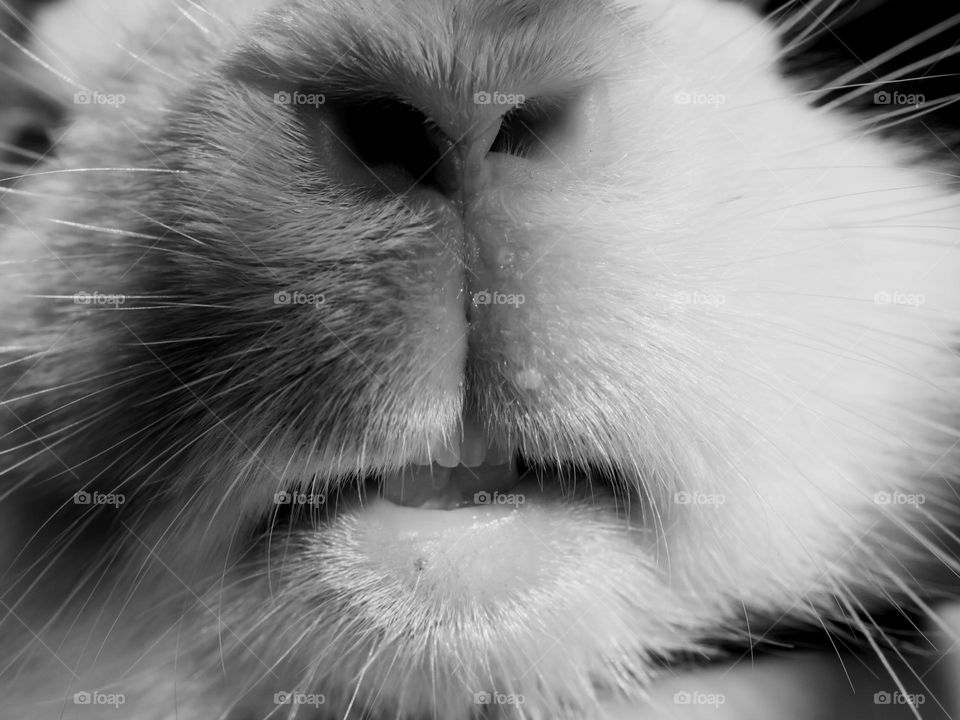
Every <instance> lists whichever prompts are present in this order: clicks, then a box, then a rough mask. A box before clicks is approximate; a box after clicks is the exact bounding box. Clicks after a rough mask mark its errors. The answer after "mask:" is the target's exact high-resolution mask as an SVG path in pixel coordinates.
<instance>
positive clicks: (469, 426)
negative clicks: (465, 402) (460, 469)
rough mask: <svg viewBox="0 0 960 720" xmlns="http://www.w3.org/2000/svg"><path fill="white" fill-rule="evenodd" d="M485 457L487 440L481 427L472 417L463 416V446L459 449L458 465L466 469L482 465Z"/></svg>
mask: <svg viewBox="0 0 960 720" xmlns="http://www.w3.org/2000/svg"><path fill="white" fill-rule="evenodd" d="M486 456H487V438H486V436H485V435H484V432H483V427H482V426H481V425H480V423H479V422H478V421H477V420H476V418H474V417H472V416H468V415H467V414H464V416H463V445H462V446H461V447H460V463H461V464H462V465H466V466H467V467H477V466H479V465H482V464H483V461H484V458H486Z"/></svg>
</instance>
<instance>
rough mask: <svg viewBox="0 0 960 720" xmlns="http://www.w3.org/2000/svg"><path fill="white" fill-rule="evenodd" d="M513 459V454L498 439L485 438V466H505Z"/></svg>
mask: <svg viewBox="0 0 960 720" xmlns="http://www.w3.org/2000/svg"><path fill="white" fill-rule="evenodd" d="M512 459H513V452H512V451H511V450H510V449H509V448H508V447H507V445H506V443H504V442H501V440H500V438H497V437H494V438H487V452H486V461H485V462H486V464H487V465H506V464H507V463H509V462H510V461H511V460H512Z"/></svg>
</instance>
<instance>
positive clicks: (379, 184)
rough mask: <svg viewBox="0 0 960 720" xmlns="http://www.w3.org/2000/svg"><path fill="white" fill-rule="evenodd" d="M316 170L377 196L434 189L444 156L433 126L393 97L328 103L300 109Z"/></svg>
mask: <svg viewBox="0 0 960 720" xmlns="http://www.w3.org/2000/svg"><path fill="white" fill-rule="evenodd" d="M298 109H299V110H300V112H301V118H302V121H303V123H304V124H305V125H306V128H307V131H308V133H309V134H310V135H311V137H312V138H313V140H314V145H315V148H314V149H315V152H316V153H317V156H318V160H319V162H320V166H321V167H322V168H323V169H324V170H325V171H326V172H327V173H328V174H330V175H332V176H333V177H334V179H336V180H339V181H342V182H347V183H349V184H353V185H359V186H362V187H365V188H367V189H368V190H370V191H372V192H375V193H378V194H380V193H398V194H403V193H405V192H407V191H408V190H410V189H411V188H413V187H416V186H422V187H430V188H434V189H438V188H439V187H440V185H439V181H438V173H439V170H440V167H441V165H442V162H441V161H442V157H443V151H442V150H441V145H442V144H441V143H438V142H437V139H436V136H437V133H438V132H439V130H438V129H437V128H436V125H435V124H434V123H433V122H432V121H431V120H430V119H429V118H428V117H427V116H426V115H425V114H424V113H423V112H421V111H420V110H418V109H417V108H415V107H413V106H411V105H409V104H407V103H404V102H401V101H400V100H396V99H393V98H388V97H382V98H328V99H327V100H326V102H324V103H323V104H321V105H317V106H314V107H311V106H302V107H300V108H298Z"/></svg>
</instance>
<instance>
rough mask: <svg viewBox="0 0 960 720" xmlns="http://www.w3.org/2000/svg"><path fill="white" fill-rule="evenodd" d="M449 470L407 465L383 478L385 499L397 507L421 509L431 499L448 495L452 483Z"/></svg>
mask: <svg viewBox="0 0 960 720" xmlns="http://www.w3.org/2000/svg"><path fill="white" fill-rule="evenodd" d="M451 472H452V471H451V470H450V469H449V468H440V467H436V466H433V467H430V466H423V465H407V466H406V467H404V468H402V469H400V470H392V471H390V472H388V473H386V474H385V475H384V478H383V497H384V499H385V500H389V501H390V502H392V503H394V504H395V505H407V506H409V507H420V506H421V505H423V504H424V503H425V502H427V501H428V500H430V499H431V498H436V497H441V496H444V495H445V494H446V490H447V489H448V488H447V485H448V483H449V482H450V473H451Z"/></svg>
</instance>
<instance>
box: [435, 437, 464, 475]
mask: <svg viewBox="0 0 960 720" xmlns="http://www.w3.org/2000/svg"><path fill="white" fill-rule="evenodd" d="M459 435H460V433H459V432H457V433H454V437H453V438H451V440H450V444H449V445H448V444H447V443H444V442H440V443H437V444H436V445H434V447H433V461H434V462H435V463H436V464H437V465H440V466H441V467H445V468H455V467H456V466H457V465H459V464H460V437H459Z"/></svg>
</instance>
